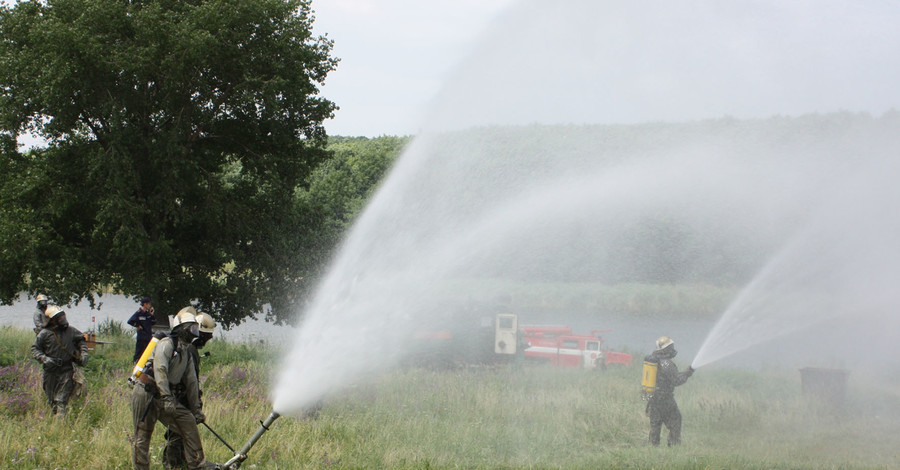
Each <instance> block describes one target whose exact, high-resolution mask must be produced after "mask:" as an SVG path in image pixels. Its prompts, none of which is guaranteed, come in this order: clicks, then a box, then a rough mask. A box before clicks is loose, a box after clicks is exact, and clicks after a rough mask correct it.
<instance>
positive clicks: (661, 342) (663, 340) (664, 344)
mask: <svg viewBox="0 0 900 470" xmlns="http://www.w3.org/2000/svg"><path fill="white" fill-rule="evenodd" d="M673 344H675V341H672V338H669V337H668V336H660V337H659V339H658V340H656V350H657V351H662V350H663V349H666V348H668V347H669V346H671V345H673Z"/></svg>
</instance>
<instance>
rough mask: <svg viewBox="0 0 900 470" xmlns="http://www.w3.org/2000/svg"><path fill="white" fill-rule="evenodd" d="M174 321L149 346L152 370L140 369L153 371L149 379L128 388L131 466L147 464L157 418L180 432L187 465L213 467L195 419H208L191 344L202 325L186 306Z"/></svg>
mask: <svg viewBox="0 0 900 470" xmlns="http://www.w3.org/2000/svg"><path fill="white" fill-rule="evenodd" d="M172 324H173V327H172V332H171V333H170V334H169V336H167V337H165V338H163V339H162V340H160V341H159V343H158V344H157V345H156V348H155V349H154V350H153V365H152V367H151V368H150V369H149V370H148V372H150V373H148V374H144V375H152V378H150V380H148V381H147V383H141V382H139V383H137V384H135V387H134V390H133V392H132V396H131V412H132V418H133V422H134V448H133V454H132V461H133V463H134V468H135V469H148V468H150V439H151V437H152V436H153V429H154V427H155V426H156V421H157V420H159V421H160V422H162V423H163V424H164V425H165V426H166V427H167V428H169V429H174V430H176V431H177V432H178V433H179V434H180V435H181V436H182V438H183V441H184V459H185V461H186V463H187V466H188V468H189V469H191V470H194V469H203V468H216V467H217V466H216V465H215V464H212V463H210V462H207V461H206V459H205V458H204V455H203V443H202V442H201V440H200V432H199V430H198V429H197V424H199V423H202V422H203V421H204V420H205V419H206V418H205V417H204V416H203V411H202V410H201V404H200V393H199V392H200V391H199V385H198V381H197V374H196V371H195V369H194V364H193V358H192V357H191V353H190V350H189V346H190V344H191V342H192V341H193V340H194V339H196V338H199V336H200V326H199V325H198V324H197V320H196V318H195V316H194V315H193V314H192V313H190V311H188V310H187V308H186V309H182V310H181V311H180V312H179V313H178V315H175V319H174V321H173V322H172ZM142 377H143V375H142ZM148 378H149V377H148ZM182 403H187V406H185V405H182Z"/></svg>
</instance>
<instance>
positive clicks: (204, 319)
mask: <svg viewBox="0 0 900 470" xmlns="http://www.w3.org/2000/svg"><path fill="white" fill-rule="evenodd" d="M194 318H195V319H196V320H197V323H199V324H200V332H201V333H212V332H213V331H214V330H215V329H216V322H215V321H214V320H213V319H212V317H211V316H209V314H208V313H203V312H200V313H198V314H197V316H196V317H194Z"/></svg>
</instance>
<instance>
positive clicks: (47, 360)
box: [41, 356, 59, 366]
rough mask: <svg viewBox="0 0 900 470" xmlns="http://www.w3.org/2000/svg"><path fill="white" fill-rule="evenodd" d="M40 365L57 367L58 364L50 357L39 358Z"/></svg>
mask: <svg viewBox="0 0 900 470" xmlns="http://www.w3.org/2000/svg"><path fill="white" fill-rule="evenodd" d="M41 364H44V365H45V366H58V365H59V363H58V362H56V359H53V358H52V357H50V356H44V357H43V358H41Z"/></svg>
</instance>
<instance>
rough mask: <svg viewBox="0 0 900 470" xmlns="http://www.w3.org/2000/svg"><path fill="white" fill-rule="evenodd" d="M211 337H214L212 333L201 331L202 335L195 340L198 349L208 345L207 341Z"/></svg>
mask: <svg viewBox="0 0 900 470" xmlns="http://www.w3.org/2000/svg"><path fill="white" fill-rule="evenodd" d="M210 339H212V334H211V333H200V337H199V338H197V339H195V340H194V346H195V347H196V348H197V349H200V348H202V347H203V346H206V342H207V341H209V340H210Z"/></svg>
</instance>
